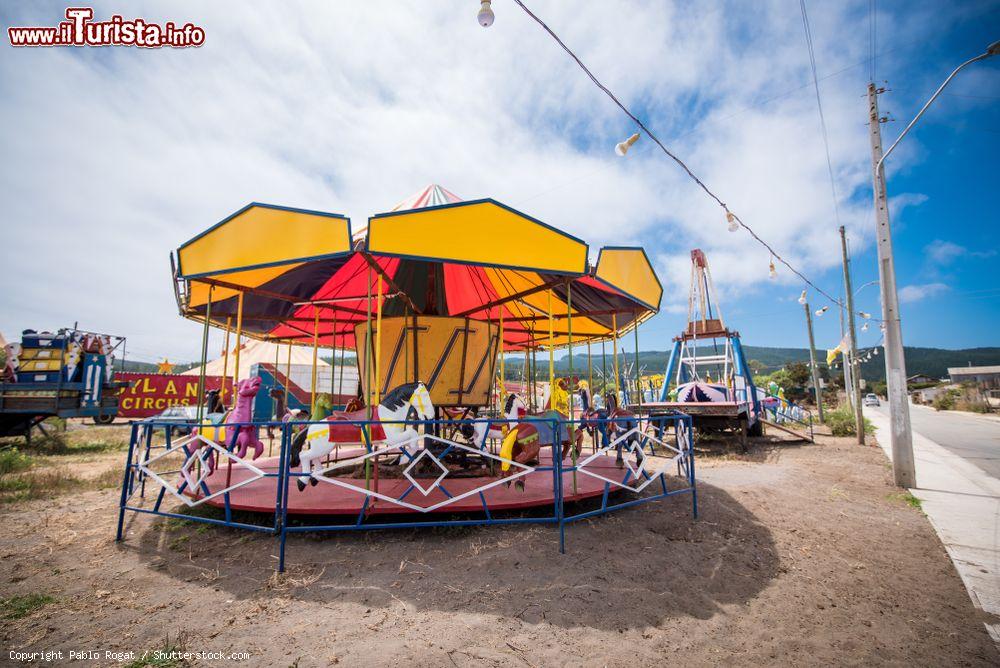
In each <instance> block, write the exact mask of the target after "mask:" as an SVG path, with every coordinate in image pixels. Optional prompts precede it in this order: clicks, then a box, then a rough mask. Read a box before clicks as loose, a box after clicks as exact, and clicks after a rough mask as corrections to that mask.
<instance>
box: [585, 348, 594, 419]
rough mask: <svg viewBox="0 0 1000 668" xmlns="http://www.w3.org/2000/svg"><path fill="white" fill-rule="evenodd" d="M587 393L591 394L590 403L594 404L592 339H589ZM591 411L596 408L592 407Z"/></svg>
mask: <svg viewBox="0 0 1000 668" xmlns="http://www.w3.org/2000/svg"><path fill="white" fill-rule="evenodd" d="M587 391H588V392H590V402H591V403H593V402H594V356H593V353H592V352H591V350H590V339H587ZM590 408H591V409H593V408H594V407H593V406H591V407H590Z"/></svg>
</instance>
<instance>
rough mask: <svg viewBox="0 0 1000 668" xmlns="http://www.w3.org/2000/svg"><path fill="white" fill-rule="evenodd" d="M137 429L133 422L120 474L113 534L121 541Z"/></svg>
mask: <svg viewBox="0 0 1000 668" xmlns="http://www.w3.org/2000/svg"><path fill="white" fill-rule="evenodd" d="M137 429H138V426H137V425H136V424H135V423H133V424H132V433H131V434H130V435H129V439H128V459H126V460H125V474H124V475H123V476H122V494H121V498H120V499H119V500H118V532H117V533H116V534H115V540H116V541H121V539H122V528H123V527H124V525H125V498H126V497H127V496H128V495H127V491H128V488H129V477H130V474H131V473H132V453H133V451H134V449H135V439H136V431H137Z"/></svg>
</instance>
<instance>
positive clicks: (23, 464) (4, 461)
mask: <svg viewBox="0 0 1000 668" xmlns="http://www.w3.org/2000/svg"><path fill="white" fill-rule="evenodd" d="M30 466H31V457H29V456H28V455H26V454H24V453H23V452H21V451H20V450H18V449H17V448H7V449H6V450H3V451H0V476H5V475H10V474H11V473H19V472H21V471H24V470H25V469H27V468H29V467H30Z"/></svg>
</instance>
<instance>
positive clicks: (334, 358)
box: [330, 311, 337, 404]
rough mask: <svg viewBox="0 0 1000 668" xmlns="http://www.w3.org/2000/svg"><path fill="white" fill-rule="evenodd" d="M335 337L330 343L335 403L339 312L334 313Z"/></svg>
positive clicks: (331, 378)
mask: <svg viewBox="0 0 1000 668" xmlns="http://www.w3.org/2000/svg"><path fill="white" fill-rule="evenodd" d="M332 336H333V338H332V340H331V343H330V403H331V404H332V403H333V397H334V395H335V392H334V389H336V388H335V387H334V380H335V377H336V375H337V373H336V372H337V313H336V311H335V312H334V314H333V334H332Z"/></svg>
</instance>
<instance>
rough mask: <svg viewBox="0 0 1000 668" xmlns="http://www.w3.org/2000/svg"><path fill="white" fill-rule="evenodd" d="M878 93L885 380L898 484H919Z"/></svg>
mask: <svg viewBox="0 0 1000 668" xmlns="http://www.w3.org/2000/svg"><path fill="white" fill-rule="evenodd" d="M945 83H947V82H945ZM878 94H879V91H878V90H876V88H875V84H874V83H870V84H868V127H869V136H870V139H871V145H872V173H873V177H874V194H875V239H876V242H877V244H878V272H879V279H880V280H879V289H880V290H881V291H882V320H883V321H884V324H885V381H886V387H887V388H888V389H887V393H888V395H889V438H890V443H891V444H892V470H893V477H894V478H895V481H896V485H898V486H899V487H916V485H917V474H916V471H915V469H914V466H913V433H912V432H911V430H910V406H909V402H908V399H907V396H906V362H905V360H904V359H903V335H902V331H901V329H900V323H899V299H898V297H897V294H896V268H895V264H894V263H893V258H892V235H891V232H890V229H889V203H888V201H887V199H886V194H885V169H884V167H883V166H882V164H881V162H882V126H881V121H880V119H879V115H878Z"/></svg>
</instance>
